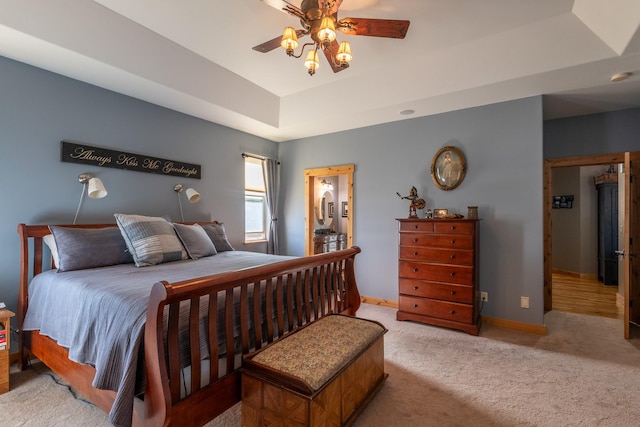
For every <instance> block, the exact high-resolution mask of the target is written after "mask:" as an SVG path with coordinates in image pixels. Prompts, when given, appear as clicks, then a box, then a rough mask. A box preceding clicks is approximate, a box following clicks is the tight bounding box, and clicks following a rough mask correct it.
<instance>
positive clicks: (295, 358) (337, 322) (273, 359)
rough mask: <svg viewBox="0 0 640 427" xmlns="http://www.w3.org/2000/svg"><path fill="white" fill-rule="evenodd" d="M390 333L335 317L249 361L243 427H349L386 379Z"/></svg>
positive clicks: (356, 320)
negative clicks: (385, 369) (387, 339)
mask: <svg viewBox="0 0 640 427" xmlns="http://www.w3.org/2000/svg"><path fill="white" fill-rule="evenodd" d="M386 332H387V330H386V329H385V327H384V326H382V325H381V324H380V323H378V322H375V321H372V320H366V319H359V318H355V317H350V316H343V315H339V314H332V315H329V316H325V317H323V318H322V319H319V320H317V321H315V322H312V323H310V324H309V325H307V326H305V327H303V328H301V329H299V330H298V331H296V332H294V333H292V334H291V335H289V336H287V337H285V338H283V339H282V340H279V341H276V342H274V343H273V344H270V345H268V346H266V347H265V348H263V349H261V350H258V351H256V352H255V353H252V354H248V355H246V356H245V358H244V360H243V364H242V370H241V372H242V425H243V427H262V426H273V425H283V426H284V425H286V426H348V425H350V424H351V423H352V422H353V421H354V420H355V418H356V417H357V416H358V414H359V413H360V412H361V411H362V409H363V408H364V407H365V405H366V404H367V403H368V402H369V400H370V399H371V398H372V397H373V396H374V395H375V393H376V392H377V391H378V389H379V388H380V386H382V383H383V382H384V380H385V379H386V377H387V375H386V374H385V373H384V339H383V337H384V334H385V333H386Z"/></svg>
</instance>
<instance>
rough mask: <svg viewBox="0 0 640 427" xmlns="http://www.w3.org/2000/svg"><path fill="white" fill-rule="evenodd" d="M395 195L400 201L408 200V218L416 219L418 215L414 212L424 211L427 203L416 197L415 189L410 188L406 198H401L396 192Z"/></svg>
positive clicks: (416, 191)
mask: <svg viewBox="0 0 640 427" xmlns="http://www.w3.org/2000/svg"><path fill="white" fill-rule="evenodd" d="M396 194H397V195H398V197H400V198H401V199H406V200H409V218H417V217H418V213H417V212H416V210H417V209H424V208H425V207H426V206H427V202H426V201H425V200H424V199H422V198H420V197H418V190H417V189H416V187H411V190H409V195H408V196H402V195H400V193H398V192H396Z"/></svg>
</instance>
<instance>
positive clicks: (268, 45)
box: [251, 36, 282, 53]
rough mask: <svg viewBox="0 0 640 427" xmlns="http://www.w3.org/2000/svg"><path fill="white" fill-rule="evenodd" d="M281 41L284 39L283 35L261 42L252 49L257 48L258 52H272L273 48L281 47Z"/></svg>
mask: <svg viewBox="0 0 640 427" xmlns="http://www.w3.org/2000/svg"><path fill="white" fill-rule="evenodd" d="M281 41H282V36H278V37H275V38H273V39H271V40H269V41H266V42H264V43H262V44H259V45H258V46H254V47H252V48H251V49H253V50H256V51H258V52H262V53H267V52H271V51H272V50H274V49H277V48H279V47H280V42H281Z"/></svg>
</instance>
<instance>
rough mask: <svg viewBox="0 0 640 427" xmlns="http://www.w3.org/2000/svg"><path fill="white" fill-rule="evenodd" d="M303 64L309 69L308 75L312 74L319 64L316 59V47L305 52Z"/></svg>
mask: <svg viewBox="0 0 640 427" xmlns="http://www.w3.org/2000/svg"><path fill="white" fill-rule="evenodd" d="M304 66H305V67H307V70H308V71H309V75H310V76H313V75H314V74H315V72H316V70H317V69H318V67H319V66H320V61H318V51H317V50H316V49H311V50H310V51H309V52H308V53H307V58H306V59H305V60H304Z"/></svg>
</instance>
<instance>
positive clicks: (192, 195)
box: [173, 184, 200, 222]
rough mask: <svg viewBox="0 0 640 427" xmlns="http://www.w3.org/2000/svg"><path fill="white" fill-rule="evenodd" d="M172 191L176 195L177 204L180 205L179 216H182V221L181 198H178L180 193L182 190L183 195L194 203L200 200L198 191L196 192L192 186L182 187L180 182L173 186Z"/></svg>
mask: <svg viewBox="0 0 640 427" xmlns="http://www.w3.org/2000/svg"><path fill="white" fill-rule="evenodd" d="M173 191H175V192H176V194H177V195H178V206H180V218H182V222H184V214H183V213H182V199H180V193H182V192H183V191H184V194H185V197H186V198H187V200H188V201H189V203H196V202H197V201H199V200H200V193H198V192H197V191H196V190H194V189H193V188H187V189H186V190H185V189H184V186H183V185H182V184H176V185H174V186H173Z"/></svg>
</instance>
